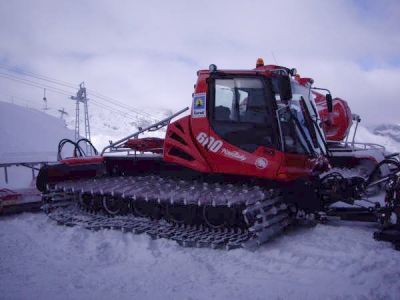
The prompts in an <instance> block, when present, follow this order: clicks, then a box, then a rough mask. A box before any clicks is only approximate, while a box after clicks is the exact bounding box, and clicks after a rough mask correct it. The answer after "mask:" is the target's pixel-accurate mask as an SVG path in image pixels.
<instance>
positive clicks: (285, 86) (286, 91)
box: [279, 76, 293, 101]
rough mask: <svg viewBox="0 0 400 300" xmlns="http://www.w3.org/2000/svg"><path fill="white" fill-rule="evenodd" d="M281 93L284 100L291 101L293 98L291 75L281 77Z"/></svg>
mask: <svg viewBox="0 0 400 300" xmlns="http://www.w3.org/2000/svg"><path fill="white" fill-rule="evenodd" d="M279 95H280V97H281V100H282V101H289V100H290V99H292V96H293V95H292V86H291V84H290V78H289V76H282V77H280V78H279Z"/></svg>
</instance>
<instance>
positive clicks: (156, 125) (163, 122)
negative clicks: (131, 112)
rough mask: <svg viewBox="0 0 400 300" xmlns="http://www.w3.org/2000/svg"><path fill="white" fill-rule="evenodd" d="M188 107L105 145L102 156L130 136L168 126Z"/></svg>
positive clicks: (135, 136)
mask: <svg viewBox="0 0 400 300" xmlns="http://www.w3.org/2000/svg"><path fill="white" fill-rule="evenodd" d="M188 109H189V107H185V108H184V109H181V110H180V111H178V112H176V113H174V114H173V115H172V116H170V117H168V118H165V119H163V120H161V121H159V122H157V123H154V124H153V125H150V126H148V127H146V128H144V129H141V130H139V131H137V132H135V133H133V134H131V135H128V136H126V137H124V138H122V139H120V140H118V141H116V142H115V143H112V144H110V145H108V146H107V147H105V148H104V149H103V151H101V156H103V154H104V153H105V151H106V150H108V149H112V148H116V147H118V146H119V145H120V144H122V143H124V142H125V141H127V140H129V139H130V138H133V137H134V138H137V137H138V136H139V134H142V133H144V132H146V131H156V130H159V129H161V128H163V127H165V126H167V125H168V124H169V123H170V122H171V120H172V119H173V118H175V117H176V116H178V115H180V114H181V113H183V112H185V111H187V110H188Z"/></svg>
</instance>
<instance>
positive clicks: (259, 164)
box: [256, 157, 268, 169]
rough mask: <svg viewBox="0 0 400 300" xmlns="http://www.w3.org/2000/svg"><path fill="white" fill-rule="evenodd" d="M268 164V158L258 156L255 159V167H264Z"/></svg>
mask: <svg viewBox="0 0 400 300" xmlns="http://www.w3.org/2000/svg"><path fill="white" fill-rule="evenodd" d="M267 166H268V160H266V159H265V158H262V157H259V158H257V159H256V167H257V168H258V169H265V168H266V167H267Z"/></svg>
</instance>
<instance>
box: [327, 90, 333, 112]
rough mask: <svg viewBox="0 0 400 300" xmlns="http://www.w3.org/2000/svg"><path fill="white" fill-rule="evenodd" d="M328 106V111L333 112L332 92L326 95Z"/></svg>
mask: <svg viewBox="0 0 400 300" xmlns="http://www.w3.org/2000/svg"><path fill="white" fill-rule="evenodd" d="M326 106H327V107H328V112H330V113H331V112H332V111H333V100H332V95H331V94H327V95H326Z"/></svg>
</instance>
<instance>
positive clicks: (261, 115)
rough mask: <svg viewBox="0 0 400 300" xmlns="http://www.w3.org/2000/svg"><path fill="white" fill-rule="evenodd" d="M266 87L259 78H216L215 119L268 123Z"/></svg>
mask: <svg viewBox="0 0 400 300" xmlns="http://www.w3.org/2000/svg"><path fill="white" fill-rule="evenodd" d="M267 114H268V112H267V104H266V101H265V92H264V87H263V84H262V82H261V80H260V79H257V78H235V79H217V80H215V107H214V120H216V121H231V122H232V121H233V122H240V123H255V124H266V123H268V118H267V117H268V115H267Z"/></svg>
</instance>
